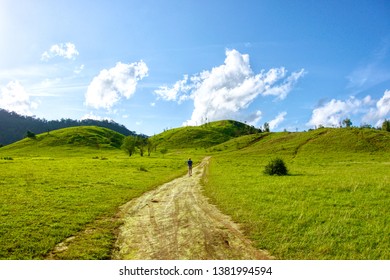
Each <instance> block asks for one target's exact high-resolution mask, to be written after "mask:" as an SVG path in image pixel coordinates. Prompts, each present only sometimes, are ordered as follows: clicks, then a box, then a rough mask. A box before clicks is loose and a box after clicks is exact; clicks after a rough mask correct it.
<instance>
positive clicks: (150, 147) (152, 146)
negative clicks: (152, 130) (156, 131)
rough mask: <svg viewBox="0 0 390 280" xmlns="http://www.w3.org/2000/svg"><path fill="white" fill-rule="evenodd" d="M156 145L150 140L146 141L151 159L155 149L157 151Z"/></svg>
mask: <svg viewBox="0 0 390 280" xmlns="http://www.w3.org/2000/svg"><path fill="white" fill-rule="evenodd" d="M155 146H156V144H155V143H154V141H153V140H152V139H150V138H148V139H146V147H147V148H148V157H150V154H151V153H152V151H153V149H155Z"/></svg>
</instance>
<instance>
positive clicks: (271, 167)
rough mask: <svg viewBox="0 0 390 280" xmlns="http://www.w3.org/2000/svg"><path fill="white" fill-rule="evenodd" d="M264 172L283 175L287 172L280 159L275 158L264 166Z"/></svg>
mask: <svg viewBox="0 0 390 280" xmlns="http://www.w3.org/2000/svg"><path fill="white" fill-rule="evenodd" d="M264 174H267V175H278V176H283V175H287V174H288V170H287V167H286V164H285V163H284V161H283V160H282V159H280V158H275V159H273V160H271V161H270V162H269V163H268V164H267V165H266V166H265V169H264Z"/></svg>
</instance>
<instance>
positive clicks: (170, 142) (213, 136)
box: [151, 120, 261, 149]
mask: <svg viewBox="0 0 390 280" xmlns="http://www.w3.org/2000/svg"><path fill="white" fill-rule="evenodd" d="M259 132H261V131H260V130H259V129H256V128H254V127H252V126H249V125H246V124H244V123H241V122H237V121H232V120H224V121H216V122H210V123H207V124H204V125H201V126H188V127H180V128H175V129H170V130H167V131H165V132H162V133H160V134H157V135H155V136H152V137H151V139H152V140H153V141H155V142H156V143H157V145H158V146H159V147H165V148H169V149H182V148H208V147H211V146H214V145H218V144H221V143H223V142H225V141H228V140H230V139H233V138H236V137H239V136H243V135H248V134H254V133H259Z"/></svg>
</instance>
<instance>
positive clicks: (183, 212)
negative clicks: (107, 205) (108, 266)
mask: <svg viewBox="0 0 390 280" xmlns="http://www.w3.org/2000/svg"><path fill="white" fill-rule="evenodd" d="M208 160H209V158H205V159H204V160H203V161H202V163H201V164H200V165H198V166H197V167H194V169H193V176H188V175H186V176H183V177H180V178H177V179H175V180H173V181H171V182H169V183H166V184H164V185H162V186H160V187H158V188H156V189H155V190H153V191H150V192H147V193H145V194H144V195H142V196H141V197H139V198H137V199H133V200H131V201H130V202H128V203H127V204H125V205H123V206H122V208H121V211H122V216H123V225H122V226H121V228H120V229H119V233H118V239H117V242H116V245H115V250H114V252H113V259H142V260H150V259H152V260H172V259H175V260H207V259H209V260H210V259H213V260H218V259H220V260H226V259H234V260H251V259H252V260H253V259H270V258H272V257H271V256H269V255H268V253H267V252H266V251H261V250H258V249H256V248H254V247H253V246H252V244H251V242H250V241H249V240H248V239H247V238H246V237H245V236H244V235H243V234H242V232H241V231H240V229H239V226H238V225H237V224H236V223H234V222H233V221H232V220H231V218H230V217H228V216H226V215H224V214H222V213H221V212H220V211H219V210H218V209H217V208H216V207H215V206H214V205H211V204H210V203H209V202H208V199H207V198H206V197H205V196H204V195H203V194H202V187H201V184H200V180H201V178H202V176H203V173H204V169H205V168H206V167H207V164H208Z"/></svg>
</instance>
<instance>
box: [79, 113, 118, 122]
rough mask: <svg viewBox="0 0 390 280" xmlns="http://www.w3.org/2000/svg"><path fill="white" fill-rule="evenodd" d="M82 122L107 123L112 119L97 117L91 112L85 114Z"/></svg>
mask: <svg viewBox="0 0 390 280" xmlns="http://www.w3.org/2000/svg"><path fill="white" fill-rule="evenodd" d="M80 120H95V121H103V120H107V121H111V120H112V119H110V118H106V117H100V116H97V115H95V114H94V113H93V112H89V113H87V114H85V115H84V116H82V117H81V119H80Z"/></svg>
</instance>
